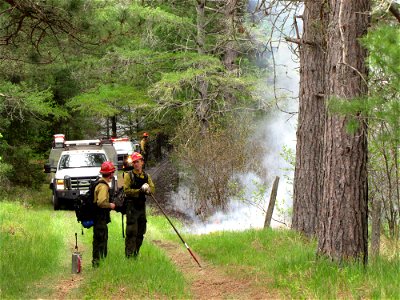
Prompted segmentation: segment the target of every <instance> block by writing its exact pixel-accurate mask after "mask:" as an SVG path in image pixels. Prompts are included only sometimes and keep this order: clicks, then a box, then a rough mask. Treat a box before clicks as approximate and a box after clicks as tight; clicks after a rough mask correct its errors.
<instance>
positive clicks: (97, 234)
mask: <svg viewBox="0 0 400 300" xmlns="http://www.w3.org/2000/svg"><path fill="white" fill-rule="evenodd" d="M114 172H115V167H114V164H113V163H112V162H111V161H106V162H104V163H103V164H102V165H101V169H100V173H101V174H102V177H101V179H100V180H99V181H98V183H97V185H96V188H95V189H94V202H95V203H96V204H97V211H96V216H95V219H94V227H93V260H92V265H93V267H98V266H99V263H100V259H102V258H105V257H106V256H107V243H108V227H107V224H108V223H110V222H111V218H110V210H112V209H115V204H114V203H110V201H109V199H110V195H109V189H110V187H109V185H108V183H109V182H111V180H112V178H113V176H114Z"/></svg>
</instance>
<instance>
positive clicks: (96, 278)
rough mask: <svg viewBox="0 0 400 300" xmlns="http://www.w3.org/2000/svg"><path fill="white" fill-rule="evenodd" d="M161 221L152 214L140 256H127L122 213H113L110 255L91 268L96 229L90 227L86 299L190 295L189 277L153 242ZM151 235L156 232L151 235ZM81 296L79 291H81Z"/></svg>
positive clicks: (84, 254) (179, 297) (86, 255)
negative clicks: (123, 236)
mask: <svg viewBox="0 0 400 300" xmlns="http://www.w3.org/2000/svg"><path fill="white" fill-rule="evenodd" d="M153 222H156V223H157V222H158V221H157V217H156V218H155V219H153V217H152V216H148V228H147V233H146V235H145V239H144V243H143V245H142V247H141V250H140V255H139V257H138V259H136V260H135V259H126V258H125V255H124V253H125V252H124V251H125V242H124V239H123V238H122V229H121V217H120V214H117V213H114V212H113V213H112V222H111V223H110V224H109V244H108V255H107V258H106V259H105V260H104V262H102V264H101V266H100V268H98V269H91V268H90V266H89V265H90V261H91V246H90V245H91V242H92V230H86V231H85V232H86V233H85V235H84V244H85V245H87V247H86V248H87V249H88V250H90V251H89V252H88V253H83V260H84V268H85V269H89V270H88V271H86V274H87V276H86V278H85V283H84V284H83V286H82V287H81V293H82V294H84V295H85V298H86V299H93V298H95V299H99V298H100V299H111V298H113V297H115V296H116V295H118V296H119V297H121V298H150V299H154V298H160V297H162V298H168V299H173V298H178V299H182V298H187V297H189V294H188V291H187V288H186V285H187V283H186V281H185V279H184V277H183V275H182V274H181V273H180V272H179V271H178V270H177V269H176V268H175V266H174V265H173V264H172V263H171V261H170V260H169V259H168V258H167V257H166V255H165V253H164V252H163V251H162V250H160V249H159V248H157V247H156V246H154V245H152V244H151V242H150V240H151V239H153V237H159V238H162V236H163V233H162V232H159V231H158V229H157V228H156V227H153V226H152V224H153ZM150 236H153V237H151V238H150ZM77 296H78V295H77Z"/></svg>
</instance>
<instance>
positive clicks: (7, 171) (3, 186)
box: [0, 157, 13, 193]
mask: <svg viewBox="0 0 400 300" xmlns="http://www.w3.org/2000/svg"><path fill="white" fill-rule="evenodd" d="M12 170H13V167H12V166H11V165H10V164H7V163H3V162H2V159H1V157H0V191H7V190H8V189H9V187H10V176H11V173H12ZM0 193H1V192H0Z"/></svg>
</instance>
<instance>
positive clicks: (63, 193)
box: [55, 190, 80, 200]
mask: <svg viewBox="0 0 400 300" xmlns="http://www.w3.org/2000/svg"><path fill="white" fill-rule="evenodd" d="M55 194H56V197H57V198H59V199H67V200H74V199H76V198H78V196H79V195H80V190H57V191H55Z"/></svg>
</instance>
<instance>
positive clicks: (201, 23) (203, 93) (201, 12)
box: [196, 0, 210, 135]
mask: <svg viewBox="0 0 400 300" xmlns="http://www.w3.org/2000/svg"><path fill="white" fill-rule="evenodd" d="M205 5H206V0H197V5H196V13H197V53H199V54H205V53H206V50H205V38H206V31H205V27H206V25H205V23H206V20H205ZM198 83H199V86H198V90H199V101H198V104H197V106H196V116H197V119H198V120H199V122H200V127H201V132H202V134H203V135H205V134H206V133H207V131H208V127H209V122H208V116H209V112H210V107H209V106H210V103H209V99H208V81H207V78H205V77H203V76H202V77H199V78H198Z"/></svg>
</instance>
